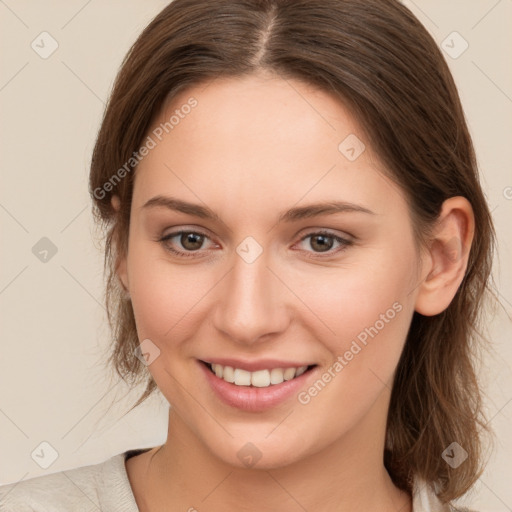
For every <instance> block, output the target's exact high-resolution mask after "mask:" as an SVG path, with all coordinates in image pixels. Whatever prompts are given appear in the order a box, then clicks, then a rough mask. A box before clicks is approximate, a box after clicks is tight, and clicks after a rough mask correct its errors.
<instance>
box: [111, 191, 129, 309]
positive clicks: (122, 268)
mask: <svg viewBox="0 0 512 512" xmlns="http://www.w3.org/2000/svg"><path fill="white" fill-rule="evenodd" d="M110 203H111V204H112V208H114V210H115V211H116V212H119V209H120V207H121V200H120V199H119V196H117V195H113V196H112V198H111V200H110ZM116 274H117V277H118V278H119V280H120V282H121V285H122V287H123V288H124V291H125V297H126V298H127V299H129V298H130V285H129V282H128V270H127V262H126V256H125V255H119V256H118V258H117V262H116Z"/></svg>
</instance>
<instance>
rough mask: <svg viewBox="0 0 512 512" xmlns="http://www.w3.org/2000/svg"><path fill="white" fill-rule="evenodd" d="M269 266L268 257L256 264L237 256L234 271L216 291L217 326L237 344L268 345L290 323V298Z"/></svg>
mask: <svg viewBox="0 0 512 512" xmlns="http://www.w3.org/2000/svg"><path fill="white" fill-rule="evenodd" d="M268 263H269V262H268V261H267V258H266V257H265V253H263V254H262V255H261V256H260V257H259V258H258V259H256V261H253V262H252V263H247V262H246V261H244V260H243V259H242V258H241V257H239V256H238V255H237V254H235V255H234V265H233V267H232V269H231V271H230V272H229V273H228V274H227V275H226V277H225V278H224V279H223V280H222V282H221V283H219V284H220V286H217V287H216V288H217V296H216V306H215V312H214V315H213V318H214V320H213V322H214V326H215V327H216V328H217V329H218V330H219V331H221V332H222V333H223V334H224V335H225V336H228V337H229V338H230V339H231V340H233V341H235V342H237V343H240V344H245V345H253V344H255V343H257V342H259V341H266V340H268V339H269V338H268V336H269V335H276V334H278V333H281V332H284V331H285V330H286V328H287V326H288V325H289V323H290V318H291V315H290V308H289V304H288V303H287V301H288V300H290V297H288V296H287V294H286V291H287V290H286V287H285V286H284V285H283V283H282V282H281V281H280V280H279V279H278V278H277V277H276V275H275V271H272V270H271V269H270V268H269V267H268ZM289 293H290V292H288V295H289Z"/></svg>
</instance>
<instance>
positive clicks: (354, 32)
mask: <svg viewBox="0 0 512 512" xmlns="http://www.w3.org/2000/svg"><path fill="white" fill-rule="evenodd" d="M259 70H268V71H271V72H274V73H275V74H276V75H278V76H281V77H284V78H292V79H297V80H301V81H304V82H307V83H309V84H312V85H314V86H317V87H319V88H320V89H322V90H324V91H326V92H328V93H330V94H333V95H336V96H337V97H338V98H340V101H343V102H344V103H345V104H346V105H347V106H348V107H349V108H350V109H351V111H352V112H353V114H354V115H355V116H356V118H357V119H358V120H359V122H360V124H361V125H362V127H363V129H364V130H365V134H366V137H367V140H368V141H369V144H370V146H371V147H372V148H373V150H374V151H375V152H376V153H377V154H378V155H379V157H380V159H381V161H382V163H383V164H384V166H385V167H386V169H387V172H388V173H389V175H390V176H391V177H392V178H393V179H394V180H395V181H396V182H397V183H398V184H399V185H400V186H401V187H402V189H403V191H404V194H405V196H406V197H407V199H408V201H409V204H410V210H411V216H412V219H413V225H414V226H415V232H416V235H417V239H418V240H419V241H421V243H426V242H427V238H428V236H427V235H428V228H429V226H432V225H433V223H434V222H435V221H436V219H437V218H438V215H439V213H440V207H441V205H442V203H443V201H444V200H445V199H447V198H449V197H453V196H464V197H466V198H467V199H468V200H469V202H470V203H471V205H472V207H473V210H474V214H475V222H476V228H475V238H474V243H473V246H472V247H471V251H470V255H469V263H468V268H467V271H466V274H465V277H464V280H463V282H462V284H461V286H460V288H459V289H458V291H457V293H456V295H455V297H454V299H453V301H452V303H451V304H450V306H449V307H448V308H447V309H446V310H445V311H444V312H442V313H441V314H438V315H436V316H433V317H426V316H422V315H420V314H418V313H414V316H413V319H412V323H411V327H410V331H409V335H408V337H407V340H406V343H405V347H404V350H403V353H402V356H401V359H400V361H399V364H398V368H397V371H396V375H395V380H394V384H393V389H392V394H391V403H390V408H389V414H388V422H387V438H386V449H385V453H384V463H385V465H386V468H387V470H388V472H389V474H390V475H391V477H392V479H393V481H394V482H395V484H396V485H397V486H399V487H401V488H402V489H407V490H409V491H410V490H411V483H412V478H413V477H414V476H416V475H418V476H420V477H422V478H424V479H425V480H426V481H427V482H429V483H431V484H433V485H434V486H435V488H436V491H437V493H438V496H439V497H440V499H441V500H442V501H445V502H446V501H449V500H451V499H454V498H456V497H458V496H460V495H462V494H463V493H464V492H466V490H468V489H469V488H470V487H471V486H472V485H473V483H474V482H475V481H476V479H477V478H478V477H479V476H480V474H481V472H482V470H483V469H482V465H483V462H482V458H483V457H482V446H483V444H482V433H483V432H484V431H485V430H486V429H487V430H488V427H487V426H486V423H485V421H484V416H483V414H482V403H481V401H482V400H481V391H480V389H479V385H478V382H477V377H476V371H475V361H477V359H476V358H475V356H476V355H477V349H478V348H479V347H480V346H482V341H483V339H482V338H481V337H480V336H479V335H478V332H479V326H480V324H481V321H480V320H481V319H480V313H481V306H482V299H483V297H484V292H485V291H486V289H488V288H489V279H490V269H491V261H492V253H493V247H494V229H493V225H492V221H491V217H490V213H489V209H488V207H487V204H486V201H485V198H484V195H483V192H482V189H481V186H480V184H479V178H478V171H477V165H476V160H475V155H474V150H473V145H472V142H471V138H470V135H469V132H468V128H467V126H466V122H465V118H464V113H463V110H462V107H461V104H460V100H459V97H458V93H457V90H456V87H455V84H454V81H453V78H452V76H451V74H450V72H449V69H448V66H447V65H446V62H445V61H444V59H443V57H442V55H441V52H440V50H439V49H438V47H437V45H436V43H435V42H434V40H433V39H432V37H431V36H430V35H429V34H428V32H427V31H426V30H425V28H424V27H423V26H422V25H421V24H420V23H419V22H418V20H417V19H416V18H415V17H414V16H413V15H412V14H411V13H410V12H409V11H408V10H407V9H406V8H405V7H404V6H402V5H401V4H400V3H399V2H398V1H392V0H390V1H383V0H216V1H215V2H207V1H205V0H174V1H173V2H172V3H171V4H170V5H168V6H167V7H166V8H165V9H164V10H163V11H162V12H161V13H160V14H158V16H157V17H156V18H155V19H154V20H153V21H152V22H151V23H150V24H149V25H148V27H147V28H146V29H145V30H144V31H143V33H142V34H141V35H140V37H139V38H138V40H137V41H136V42H135V44H134V45H133V47H132V48H131V50H130V52H129V53H128V55H127V56H126V58H125V60H124V62H123V65H122V67H121V70H120V72H119V74H118V76H117V79H116V82H115V84H114V88H113V91H112V94H111V97H110V100H109V103H108V106H107V109H106V112H105V115H104V119H103V122H102V125H101V129H100V131H99V135H98V139H97V142H96V145H95V148H94V153H93V159H92V165H91V173H90V193H91V196H92V198H93V202H94V208H93V211H94V214H95V216H96V220H97V221H98V224H99V225H101V226H102V227H103V228H104V229H105V233H106V239H105V244H106V247H105V270H106V272H107V277H108V281H107V288H106V302H107V311H108V318H109V322H110V325H111V328H112V330H113V333H114V336H115V342H114V345H113V349H112V352H111V354H110V357H109V363H110V364H112V365H113V367H114V368H115V369H116V371H117V373H118V374H119V375H120V376H121V377H122V378H123V379H124V380H125V381H127V382H130V383H131V384H133V383H140V382H145V384H146V390H145V392H144V393H143V395H142V396H141V397H140V398H139V400H138V401H137V403H136V404H135V406H137V405H138V404H140V403H141V402H142V401H143V400H145V399H146V398H147V397H148V396H149V395H150V394H151V393H152V392H153V391H154V390H155V388H156V384H155V382H154V381H153V380H152V378H151V375H150V374H149V372H147V371H145V367H144V365H143V364H141V363H140V362H139V360H138V359H137V358H136V357H134V350H135V349H136V347H138V345H139V340H138V337H137V332H136V326H135V320H134V314H133V309H132V305H131V302H130V301H129V299H127V298H126V297H125V296H124V293H123V288H122V285H121V284H120V281H119V280H118V278H117V275H116V273H115V269H116V264H117V262H118V257H119V256H120V255H124V254H126V251H127V246H128V244H127V241H128V227H129V222H130V203H131V197H132V189H133V180H134V173H135V171H136V162H135V165H133V164H134V162H133V158H132V157H133V153H134V152H135V151H137V149H138V148H139V147H140V145H141V143H142V142H143V140H144V137H145V136H146V135H147V132H148V130H149V129H150V127H151V122H152V120H153V119H154V116H155V115H156V114H158V112H159V111H160V109H161V108H162V106H163V104H164V102H165V101H166V100H168V99H172V98H173V97H174V96H175V95H176V94H177V92H178V91H181V90H183V89H185V88H187V87H188V86H191V85H196V84H198V83H199V82H203V81H207V80H212V79H215V78H216V77H241V76H243V75H248V74H251V73H255V72H257V71H259ZM130 158H132V160H130ZM126 162H130V163H131V164H132V165H130V167H129V168H127V167H126V165H125V164H126ZM122 166H124V169H125V171H126V169H128V172H124V173H122V179H121V178H120V176H121V174H120V173H117V174H116V171H117V170H118V169H120V168H121V167H122ZM132 169H133V172H130V171H132ZM114 175H116V176H117V178H119V179H114V178H115V176H114ZM107 184H110V185H107ZM107 192H108V193H107ZM112 194H116V195H118V196H119V198H120V202H121V208H120V210H119V212H118V213H116V211H115V210H114V209H113V208H112V206H111V202H110V199H111V196H112ZM135 406H134V407H135ZM454 441H456V442H458V443H459V444H460V445H461V446H462V447H463V448H464V449H465V450H466V451H467V452H468V458H467V460H466V461H465V462H464V463H463V464H461V465H460V466H459V467H458V468H456V469H454V468H451V467H450V466H449V465H448V464H447V463H446V462H445V461H444V460H443V459H442V457H441V454H442V452H443V450H445V448H446V447H448V446H449V445H450V444H451V443H452V442H454Z"/></svg>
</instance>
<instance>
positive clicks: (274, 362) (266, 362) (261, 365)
mask: <svg viewBox="0 0 512 512" xmlns="http://www.w3.org/2000/svg"><path fill="white" fill-rule="evenodd" d="M201 361H203V362H204V363H211V364H220V365H222V366H231V367H232V368H239V369H240V370H246V371H248V372H256V371H258V370H272V369H274V368H299V367H301V366H313V365H314V363H301V362H297V361H282V360H278V359H260V360H258V361H242V360H240V359H230V358H221V357H215V358H211V359H201Z"/></svg>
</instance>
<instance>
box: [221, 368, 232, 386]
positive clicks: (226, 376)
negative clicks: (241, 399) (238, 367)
mask: <svg viewBox="0 0 512 512" xmlns="http://www.w3.org/2000/svg"><path fill="white" fill-rule="evenodd" d="M222 378H223V379H224V380H225V381H226V382H235V370H233V368H231V366H224V375H223V376H222Z"/></svg>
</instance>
